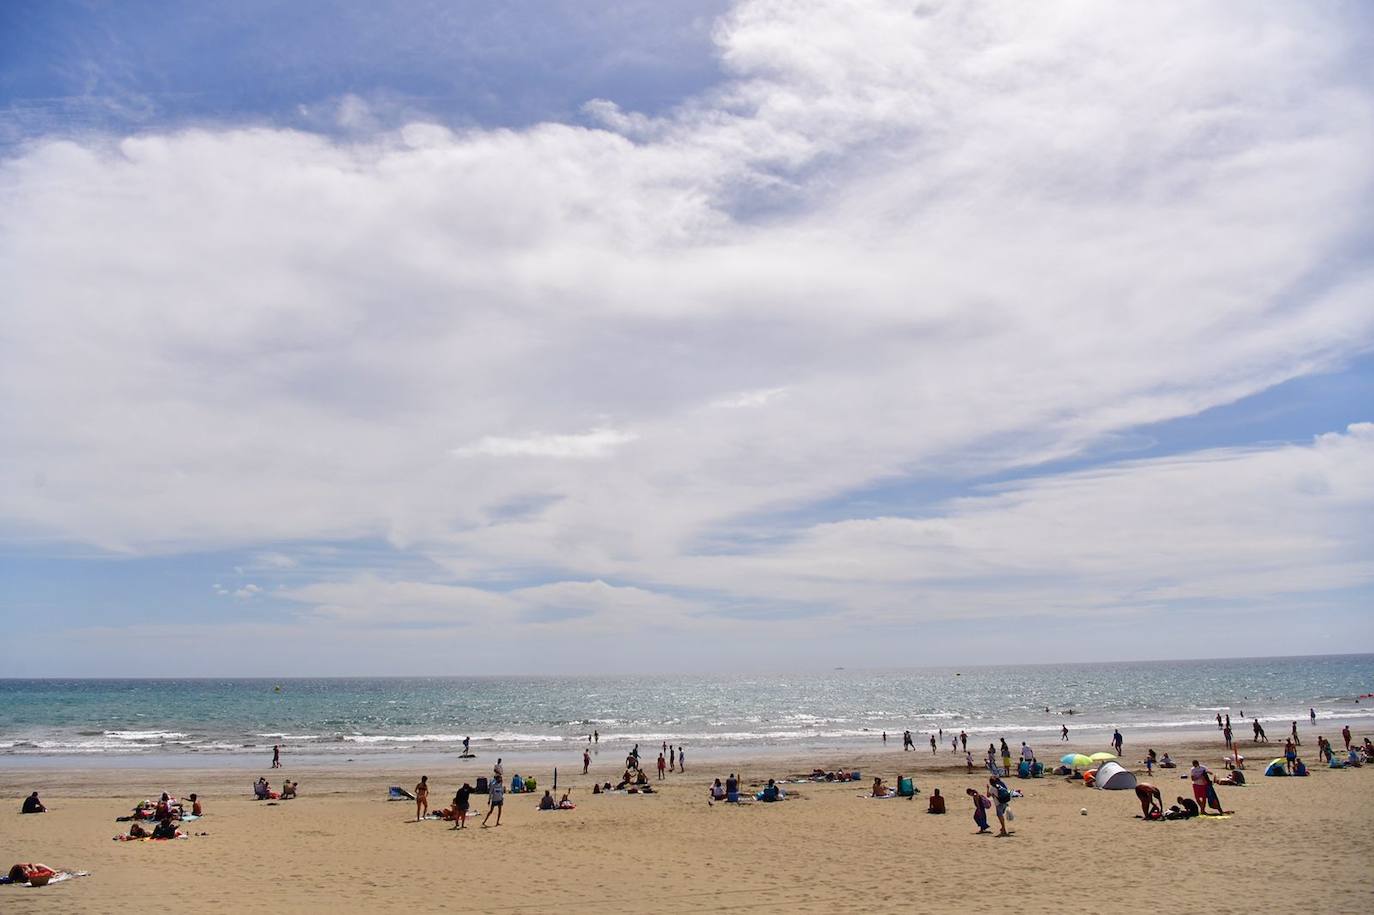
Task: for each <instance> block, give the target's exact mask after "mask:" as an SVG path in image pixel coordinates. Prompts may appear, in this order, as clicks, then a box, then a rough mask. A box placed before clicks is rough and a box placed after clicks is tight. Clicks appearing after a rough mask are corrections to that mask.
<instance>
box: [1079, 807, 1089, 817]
mask: <svg viewBox="0 0 1374 915" xmlns="http://www.w3.org/2000/svg"><path fill="white" fill-rule="evenodd" d="M1078 812H1079V813H1081V814H1083V816H1087V815H1088V808H1087V807H1084V808H1083V809H1082V810H1080V811H1078Z"/></svg>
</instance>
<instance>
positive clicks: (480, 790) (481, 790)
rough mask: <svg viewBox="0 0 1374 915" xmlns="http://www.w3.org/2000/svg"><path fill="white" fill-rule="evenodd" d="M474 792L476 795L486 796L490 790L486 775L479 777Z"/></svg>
mask: <svg viewBox="0 0 1374 915" xmlns="http://www.w3.org/2000/svg"><path fill="white" fill-rule="evenodd" d="M472 790H473V792H474V793H476V794H486V793H487V792H488V790H490V789H488V788H487V777H486V776H485V775H479V776H477V787H475V788H473V789H472Z"/></svg>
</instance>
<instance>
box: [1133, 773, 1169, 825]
mask: <svg viewBox="0 0 1374 915" xmlns="http://www.w3.org/2000/svg"><path fill="white" fill-rule="evenodd" d="M1135 796H1136V799H1137V800H1139V801H1140V815H1141V817H1142V819H1146V820H1158V819H1162V818H1163V816H1164V798H1163V796H1161V795H1160V793H1159V789H1158V788H1156V787H1155V786H1154V785H1151V784H1148V783H1146V782H1138V783H1137V784H1136V786H1135ZM1151 814H1153V816H1152V815H1151Z"/></svg>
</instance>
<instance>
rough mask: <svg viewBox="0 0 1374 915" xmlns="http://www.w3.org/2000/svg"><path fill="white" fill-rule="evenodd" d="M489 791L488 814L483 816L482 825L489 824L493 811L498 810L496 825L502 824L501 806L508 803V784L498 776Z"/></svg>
mask: <svg viewBox="0 0 1374 915" xmlns="http://www.w3.org/2000/svg"><path fill="white" fill-rule="evenodd" d="M489 792H490V793H488V795H487V815H486V816H484V817H482V825H483V826H485V825H487V820H490V819H491V814H492V811H496V825H497V826H500V825H501V808H502V807H504V806H505V803H506V786H505V785H503V784H501V776H499V775H498V776H496V779H495V780H494V781H493V782H492V783H491V788H490V789H489Z"/></svg>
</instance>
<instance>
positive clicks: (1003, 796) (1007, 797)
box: [997, 785, 1011, 804]
mask: <svg viewBox="0 0 1374 915" xmlns="http://www.w3.org/2000/svg"><path fill="white" fill-rule="evenodd" d="M997 803H999V804H1010V803H1011V789H1010V788H1008V787H1007V786H1006V785H998V786H997Z"/></svg>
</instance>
